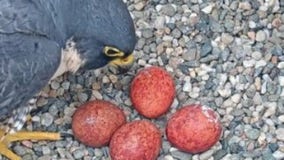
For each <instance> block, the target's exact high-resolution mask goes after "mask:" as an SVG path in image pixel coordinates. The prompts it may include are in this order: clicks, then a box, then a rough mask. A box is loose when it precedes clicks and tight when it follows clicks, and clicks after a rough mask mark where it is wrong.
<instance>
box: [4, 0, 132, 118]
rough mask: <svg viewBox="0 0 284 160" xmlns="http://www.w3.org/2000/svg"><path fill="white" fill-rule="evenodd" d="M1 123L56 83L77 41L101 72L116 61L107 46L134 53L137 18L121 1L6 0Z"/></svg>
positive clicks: (88, 64)
mask: <svg viewBox="0 0 284 160" xmlns="http://www.w3.org/2000/svg"><path fill="white" fill-rule="evenodd" d="M0 4H1V5H0V119H3V118H6V117H7V116H8V115H11V114H12V111H13V110H14V109H16V108H19V107H23V106H25V105H27V102H28V101H29V100H30V99H31V98H32V97H33V96H34V95H35V94H37V93H38V92H39V91H40V90H41V89H42V88H43V87H44V86H45V85H46V84H47V83H48V81H49V80H50V79H51V77H52V76H53V74H54V73H55V71H56V70H57V68H58V66H59V64H60V58H61V51H62V50H63V49H64V48H65V47H66V45H65V44H66V42H67V40H70V39H72V40H73V41H74V42H75V45H76V46H75V47H76V49H77V50H78V52H79V53H80V58H81V59H82V60H84V62H85V63H84V66H81V68H80V69H82V70H84V69H95V68H99V67H102V66H104V65H106V64H107V63H108V62H109V61H110V60H111V58H110V57H107V56H106V55H105V54H103V48H104V46H112V47H116V48H118V49H119V50H121V51H123V52H124V53H125V56H128V55H129V54H131V53H132V52H133V50H134V47H135V44H136V37H135V31H134V26H133V22H132V19H131V17H130V14H129V12H128V11H127V8H126V5H125V4H124V3H123V2H122V1H121V0H0Z"/></svg>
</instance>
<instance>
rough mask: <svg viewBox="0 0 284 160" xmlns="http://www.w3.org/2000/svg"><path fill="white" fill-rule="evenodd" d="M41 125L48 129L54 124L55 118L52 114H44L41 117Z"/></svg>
mask: <svg viewBox="0 0 284 160" xmlns="http://www.w3.org/2000/svg"><path fill="white" fill-rule="evenodd" d="M40 118H41V124H42V125H44V126H46V127H48V126H50V125H51V124H52V123H53V116H52V115H51V114H50V113H44V114H43V115H42V116H41V117H40Z"/></svg>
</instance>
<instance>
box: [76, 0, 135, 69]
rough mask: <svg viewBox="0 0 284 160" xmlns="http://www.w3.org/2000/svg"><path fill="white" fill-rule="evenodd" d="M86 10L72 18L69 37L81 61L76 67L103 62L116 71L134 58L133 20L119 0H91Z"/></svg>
mask: <svg viewBox="0 0 284 160" xmlns="http://www.w3.org/2000/svg"><path fill="white" fill-rule="evenodd" d="M92 2H93V4H90V5H89V8H88V9H85V10H84V11H85V12H87V13H85V14H81V15H83V16H82V17H81V18H78V19H79V22H76V30H75V32H74V35H73V37H72V41H74V44H75V48H76V49H77V50H78V54H79V55H80V59H81V60H82V62H83V63H82V65H81V67H80V69H83V70H86V69H95V68H100V67H103V66H105V65H107V64H109V65H111V66H112V67H114V68H116V69H117V71H118V72H119V73H121V72H125V71H127V70H128V69H129V68H130V67H131V66H132V64H133V62H134V56H133V50H134V48H135V45H136V42H137V39H136V35H135V28H134V23H133V20H132V18H131V15H130V13H129V11H128V9H127V6H126V5H125V4H124V3H123V1H120V0H108V1H101V0H93V1H92Z"/></svg>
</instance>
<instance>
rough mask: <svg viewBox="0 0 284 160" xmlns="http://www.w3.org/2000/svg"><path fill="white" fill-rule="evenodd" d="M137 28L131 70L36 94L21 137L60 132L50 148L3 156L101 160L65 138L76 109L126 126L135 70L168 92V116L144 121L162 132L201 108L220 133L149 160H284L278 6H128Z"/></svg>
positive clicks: (80, 78) (253, 0) (283, 27)
mask: <svg viewBox="0 0 284 160" xmlns="http://www.w3.org/2000/svg"><path fill="white" fill-rule="evenodd" d="M127 4H128V6H129V10H130V12H131V14H132V16H133V19H134V21H135V25H136V28H137V36H138V43H137V46H136V50H135V56H136V57H137V60H136V63H135V65H134V66H133V67H132V69H131V70H130V71H129V72H128V73H126V74H124V75H113V74H111V73H110V72H108V69H107V68H102V69H98V70H93V71H88V72H84V73H77V74H76V75H71V74H65V75H63V76H61V77H59V78H57V79H56V80H54V81H52V82H51V84H50V85H49V86H46V87H45V88H44V90H43V92H42V93H41V97H40V99H39V100H38V102H37V106H38V108H39V109H38V110H36V111H34V112H33V113H32V118H31V120H30V121H29V122H28V123H27V124H26V125H25V129H27V130H35V131H37V130H46V131H60V132H62V133H65V134H66V137H65V138H64V139H62V140H60V141H57V142H45V141H40V142H31V141H23V142H19V143H13V145H12V146H11V148H12V150H13V151H14V152H16V153H17V154H18V155H20V156H21V157H22V158H23V159H24V160H32V159H35V160H51V159H52V160H59V159H62V160H75V159H76V160H77V159H78V160H79V159H83V160H110V157H109V151H108V148H107V147H104V148H90V147H86V146H85V145H83V144H81V143H79V142H78V141H76V140H75V139H74V138H73V137H72V130H71V118H72V114H73V113H74V111H75V110H76V108H77V107H78V106H79V105H80V104H82V103H84V102H86V101H89V100H92V99H104V100H108V101H111V102H113V103H114V104H117V105H119V106H120V107H121V108H122V109H123V110H124V112H125V114H126V115H127V118H128V120H129V121H131V120H134V119H142V118H143V117H142V116H140V115H139V114H138V113H137V112H136V111H135V110H134V109H133V107H132V106H131V101H130V99H129V84H130V82H131V80H132V78H133V77H134V75H135V74H136V73H137V71H139V70H140V69H142V68H144V67H147V66H150V65H157V66H161V67H163V68H165V69H166V70H167V71H168V72H169V73H170V74H171V75H172V76H173V78H174V80H175V83H176V91H177V95H176V98H175V100H174V102H173V104H172V106H171V109H170V111H169V112H168V113H167V114H166V115H164V116H162V117H160V118H158V119H155V120H151V121H153V122H155V123H156V124H157V126H158V127H159V128H160V129H161V131H162V132H164V128H165V124H166V121H167V119H168V118H169V117H170V116H171V115H172V113H174V112H175V111H176V110H177V109H178V108H180V107H182V106H184V105H186V104H191V103H201V104H205V105H207V106H210V107H211V108H213V109H214V110H215V111H217V112H218V113H219V115H220V118H221V122H222V125H223V128H224V132H223V136H222V138H221V139H220V141H219V142H218V143H217V144H216V145H215V146H214V147H212V148H211V149H210V150H209V151H206V152H204V153H202V154H196V155H191V154H188V153H184V152H181V151H178V150H177V149H176V148H174V147H172V146H171V144H170V143H169V142H168V141H167V140H166V137H165V136H163V145H162V148H161V152H160V155H159V158H158V160H191V159H192V160H221V159H222V160H243V159H244V160H254V159H255V160H281V159H284V1H283V0H211V1H210V0H150V1H146V0H129V1H127ZM0 160H6V159H5V158H4V157H1V156H0Z"/></svg>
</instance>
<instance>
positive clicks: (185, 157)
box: [170, 150, 192, 160]
mask: <svg viewBox="0 0 284 160" xmlns="http://www.w3.org/2000/svg"><path fill="white" fill-rule="evenodd" d="M170 153H171V155H172V156H173V157H174V158H176V159H180V160H188V159H191V157H192V155H191V154H188V153H185V152H181V151H178V150H176V151H172V152H170Z"/></svg>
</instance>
